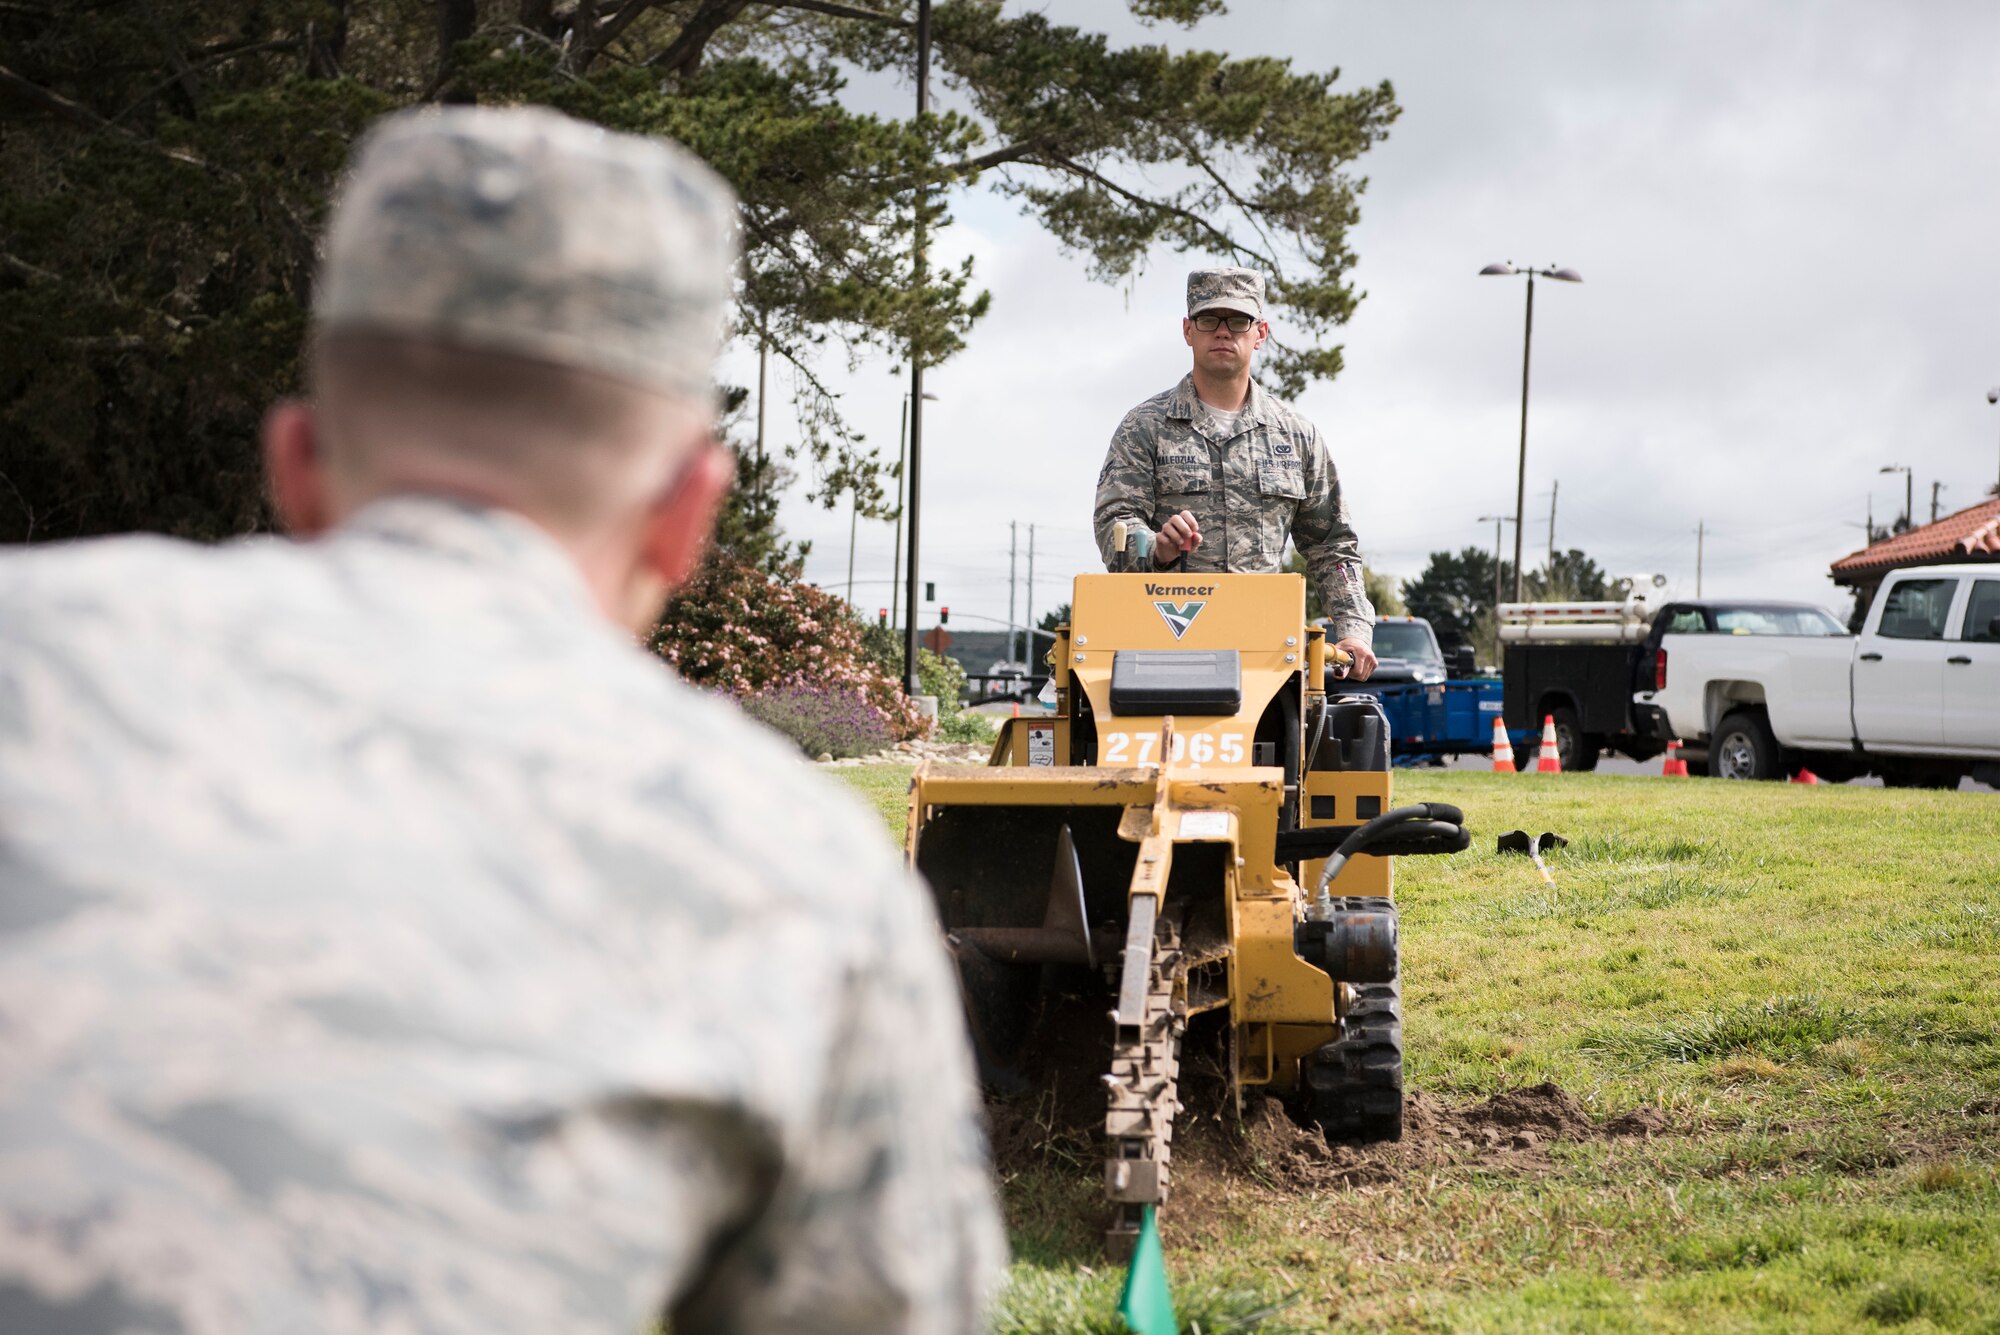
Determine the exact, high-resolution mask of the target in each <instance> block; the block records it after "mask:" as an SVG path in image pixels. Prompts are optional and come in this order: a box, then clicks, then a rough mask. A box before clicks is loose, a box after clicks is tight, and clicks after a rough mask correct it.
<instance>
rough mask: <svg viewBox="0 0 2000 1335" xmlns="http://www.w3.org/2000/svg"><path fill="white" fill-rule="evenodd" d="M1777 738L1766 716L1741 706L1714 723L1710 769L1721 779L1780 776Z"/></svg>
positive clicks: (1709, 770) (1709, 761)
mask: <svg viewBox="0 0 2000 1335" xmlns="http://www.w3.org/2000/svg"><path fill="white" fill-rule="evenodd" d="M1780 760H1781V757H1780V755H1779V753H1778V739H1777V738H1775V737H1773V736H1771V727H1770V725H1769V724H1767V723H1765V722H1764V716H1763V715H1762V714H1759V713H1755V712H1752V711H1751V710H1747V709H1739V710H1737V711H1736V712H1735V713H1734V714H1730V715H1728V716H1726V717H1725V718H1724V719H1723V720H1722V722H1720V723H1718V724H1716V725H1715V736H1714V737H1712V738H1710V739H1709V743H1708V772H1709V773H1710V774H1712V775H1714V776H1715V777H1716V778H1718V779H1781V778H1783V777H1784V768H1783V766H1782V765H1781V764H1780V763H1779V762H1780Z"/></svg>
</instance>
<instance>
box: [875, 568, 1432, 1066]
mask: <svg viewBox="0 0 2000 1335" xmlns="http://www.w3.org/2000/svg"><path fill="white" fill-rule="evenodd" d="M1131 650H1171V651H1234V652H1235V653H1236V654H1237V655H1239V657H1240V662H1241V703H1240V704H1239V705H1238V706H1237V707H1236V708H1235V709H1233V710H1231V711H1230V712H1228V713H1226V714H1209V715H1200V714H1191V713H1188V712H1186V711H1181V712H1177V713H1175V714H1172V715H1167V714H1150V715H1149V714H1135V713H1131V712H1124V713H1120V712H1117V711H1115V710H1114V709H1113V703H1112V675H1113V667H1114V663H1115V661H1116V657H1117V655H1118V653H1119V652H1121V651H1131ZM1049 663H1050V666H1051V668H1052V669H1053V675H1054V679H1055V683H1056V708H1055V712H1054V713H1053V714H1050V715H1046V716H1039V717H1038V716H1029V717H1022V718H1011V719H1006V720H1003V723H1004V725H1005V726H1004V727H1003V729H1002V731H1001V735H1000V737H999V739H998V741H997V742H996V743H995V745H994V749H993V754H992V757H991V761H990V763H989V764H988V765H985V766H931V767H928V768H925V769H923V770H920V771H919V772H918V774H917V775H916V776H915V778H914V779H913V781H912V783H911V788H910V818H909V825H908V839H909V844H908V853H909V856H910V860H911V862H912V864H913V865H915V866H917V867H918V868H919V869H920V870H922V871H924V872H925V873H926V874H927V875H928V876H929V877H930V879H931V881H932V885H933V888H934V890H935V891H936V893H937V894H938V896H939V908H940V911H941V913H942V914H943V916H944V920H945V925H946V930H947V931H948V932H949V931H951V930H952V928H953V927H954V926H957V925H961V924H965V925H972V926H1009V927H1028V926H1033V925H1034V921H1035V920H1037V919H1038V918H1039V915H1040V913H1041V910H1042V907H1043V905H1042V903H1041V902H1040V899H1039V890H1040V886H1041V885H1042V884H1045V883H1046V882H1045V877H1046V874H1047V873H1046V871H1045V870H1044V868H1045V865H1046V862H1047V858H1048V856H1049V850H1048V849H1047V848H1042V847H1035V848H1024V847H1019V846H1011V845H1010V844H1009V842H1007V840H1008V836H1009V835H1010V834H1012V833H1013V831H1011V830H1008V829H1007V828H1006V827H1005V826H1004V825H1003V824H1001V823H998V822H996V823H995V826H994V838H993V840H991V841H980V846H979V847H978V849H977V850H976V851H975V853H974V856H975V857H980V858H983V859H984V860H985V861H986V863H987V864H988V865H987V867H985V868H983V869H982V870H986V871H990V870H991V869H992V864H1004V863H1007V862H1009V861H1012V860H1022V861H1026V862H1028V863H1030V864H1032V865H1030V866H1029V867H1028V868H1026V871H1027V875H1026V876H1025V877H1024V878H1023V879H1022V881H1021V885H1022V887H1023V888H1022V890H1021V892H1020V893H1018V894H1017V895H1015V896H1014V897H1012V898H1011V899H1008V900H1006V901H1005V902H1004V903H1000V904H994V905H986V906H980V905H977V904H971V903H968V902H967V891H966V889H965V888H964V887H963V886H962V885H960V884H959V883H958V880H957V877H956V876H955V874H954V873H955V872H958V871H960V870H963V869H960V868H954V867H951V866H948V865H943V864H942V863H941V862H940V861H937V860H932V859H927V858H926V857H925V856H924V853H925V838H926V831H927V830H928V829H929V828H930V827H931V826H932V824H933V823H934V822H936V821H937V820H939V819H940V817H942V816H945V815H946V813H959V814H960V815H963V814H964V813H966V812H968V811H973V810H978V809H987V810H1001V809H1006V810H1012V811H1019V810H1021V809H1039V810H1044V811H1061V812H1063V813H1064V814H1065V815H1066V816H1072V817H1073V818H1072V819H1070V820H1068V822H1067V823H1068V824H1069V825H1070V826H1071V827H1072V829H1073V830H1076V831H1077V833H1076V835H1075V837H1076V838H1078V839H1079V840H1081V839H1083V838H1084V837H1085V836H1084V834H1083V831H1084V830H1085V829H1088V830H1090V831H1093V832H1096V836H1095V837H1097V838H1100V839H1101V838H1102V837H1103V835H1104V834H1105V833H1107V832H1115V838H1116V840H1117V841H1118V844H1119V845H1120V849H1106V848H1103V847H1097V848H1091V849H1088V850H1083V851H1084V853H1085V861H1086V863H1087V864H1089V865H1091V866H1094V867H1098V868H1105V867H1109V868H1110V869H1111V872H1112V874H1113V875H1116V872H1117V870H1118V869H1120V868H1124V869H1125V874H1124V875H1123V876H1120V877H1118V880H1117V884H1116V890H1117V891H1118V892H1119V894H1120V895H1122V897H1123V899H1124V900H1125V901H1126V902H1125V903H1124V904H1122V905H1116V906H1107V905H1106V904H1105V903H1104V900H1105V892H1106V890H1107V889H1108V887H1105V886H1103V885H1102V884H1101V883H1100V884H1095V885H1093V884H1090V881H1091V880H1092V878H1090V877H1086V878H1085V880H1086V886H1087V894H1086V899H1087V900H1088V901H1089V902H1090V905H1091V908H1092V910H1094V911H1095V912H1096V913H1101V912H1103V911H1104V910H1105V909H1106V908H1107V907H1115V908H1116V909H1122V910H1125V911H1126V912H1129V902H1130V900H1131V899H1132V898H1133V897H1136V896H1142V895H1153V896H1156V897H1162V898H1163V897H1164V894H1165V891H1166V888H1167V887H1168V886H1169V884H1170V883H1175V882H1176V879H1177V878H1176V870H1177V869H1180V871H1181V872H1182V875H1181V876H1180V877H1179V883H1180V884H1183V885H1185V887H1186V890H1187V893H1189V894H1191V895H1194V896H1197V897H1200V898H1201V899H1202V900H1203V901H1204V902H1203V905H1202V910H1203V911H1202V912H1201V913H1200V914H1199V915H1198V917H1197V921H1198V922H1200V923H1201V924H1202V925H1203V926H1212V927H1214V928H1215V929H1216V931H1215V933H1214V934H1212V935H1209V936H1203V935H1201V934H1199V933H1193V932H1191V933H1190V937H1189V942H1188V946H1189V952H1188V953H1189V971H1190V977H1189V979H1188V983H1187V987H1186V992H1185V1006H1186V1013H1187V1014H1190V1015H1192V1014H1199V1013H1202V1012H1204V1011H1209V1010H1215V1009H1218V1008H1222V1007H1227V1009H1228V1013H1229V1023H1230V1024H1231V1025H1232V1026H1233V1028H1234V1031H1235V1033H1234V1036H1233V1038H1234V1041H1233V1042H1232V1043H1231V1044H1230V1050H1231V1051H1232V1052H1233V1053H1235V1054H1236V1070H1235V1072H1234V1079H1235V1081H1236V1083H1237V1084H1238V1085H1239V1086H1247V1085H1275V1086H1277V1087H1279V1088H1290V1087H1291V1086H1292V1085H1294V1084H1295V1083H1296V1081H1297V1079H1298V1071H1299V1061H1300V1059H1301V1058H1302V1057H1303V1056H1305V1055H1306V1054H1307V1053H1310V1052H1312V1051H1314V1050H1316V1049H1318V1048H1319V1047H1321V1046H1322V1045H1324V1044H1326V1043H1327V1042H1329V1041H1330V1040H1331V1039H1332V1037H1333V1035H1334V1032H1335V1029H1336V1026H1337V1023H1338V1019H1339V1016H1340V1014H1341V1013H1342V1011H1343V1010H1344V998H1343V997H1342V996H1341V995H1340V989H1339V988H1338V987H1337V986H1336V985H1335V982H1334V980H1333V979H1332V978H1331V977H1330V976H1329V975H1328V974H1327V973H1326V971H1325V970H1323V969H1321V968H1318V967H1315V966H1314V965H1313V964H1311V963H1308V962H1307V961H1306V960H1304V959H1301V958H1300V957H1299V955H1298V953H1297V952H1296V950H1295V948H1294V944H1293V935H1294V929H1295V927H1296V925H1297V924H1298V923H1299V921H1300V920H1301V919H1302V917H1303V914H1304V911H1305V907H1306V892H1305V891H1304V890H1302V889H1301V882H1303V883H1304V884H1305V885H1307V886H1310V885H1313V884H1314V883H1315V882H1316V881H1317V879H1318V873H1319V870H1320V866H1321V862H1320V861H1319V860H1317V859H1315V860H1313V861H1309V862H1305V863H1303V864H1301V865H1300V875H1299V877H1298V878H1297V879H1295V878H1294V876H1293V875H1292V873H1291V871H1290V870H1289V869H1288V868H1287V867H1286V866H1283V865H1280V864H1279V863H1278V862H1277V861H1276V858H1275V854H1274V847H1275V840H1276V835H1277V831H1278V829H1279V826H1280V821H1281V819H1282V817H1283V815H1284V813H1285V811H1286V810H1287V806H1288V794H1287V792H1286V788H1287V778H1288V776H1287V773H1286V770H1285V768H1284V766H1283V765H1282V764H1280V763H1278V762H1279V760H1280V758H1281V756H1282V754H1283V753H1284V751H1285V746H1286V740H1287V739H1286V733H1287V732H1289V733H1290V746H1291V748H1292V750H1291V754H1293V755H1294V756H1296V755H1297V754H1298V748H1299V747H1300V746H1301V745H1302V744H1303V736H1302V733H1301V729H1302V727H1303V724H1302V720H1303V719H1304V718H1305V717H1307V716H1308V714H1309V712H1310V710H1311V709H1313V708H1315V707H1317V706H1318V705H1319V704H1320V703H1321V701H1320V696H1321V694H1322V689H1323V681H1324V671H1325V665H1326V645H1325V642H1324V637H1323V634H1322V632H1321V631H1320V630H1318V629H1317V628H1314V627H1309V626H1308V625H1307V624H1306V616H1305V581H1304V579H1303V578H1302V577H1301V576H1298V575H1227V574H1224V575H1202V576H1195V577H1182V576H1161V575H1151V574H1107V575H1083V576H1079V577H1078V578H1077V580H1076V586H1075V595H1074V599H1073V601H1072V611H1071V619H1070V624H1069V626H1068V627H1065V628H1063V629H1061V630H1059V631H1058V632H1057V634H1056V641H1055V645H1054V648H1053V650H1052V651H1051V653H1050V659H1049ZM1286 695H1289V696H1290V697H1291V699H1292V700H1293V701H1294V702H1295V704H1294V705H1293V707H1290V708H1284V707H1280V706H1281V697H1284V696H1286ZM1259 760H1263V761H1264V762H1265V763H1261V764H1260V763H1257V762H1258V761H1259ZM1291 780H1292V783H1293V784H1294V785H1296V787H1295V790H1294V792H1293V793H1292V794H1291V795H1289V797H1290V801H1291V802H1292V803H1295V804H1296V811H1297V817H1298V818H1297V820H1296V822H1295V824H1296V825H1299V826H1306V827H1310V826H1317V825H1355V824H1358V823H1360V821H1362V820H1365V819H1366V818H1368V817H1370V816H1374V815H1378V814H1380V813H1381V812H1383V811H1386V810H1388V809H1389V806H1390V801H1389V799H1390V773H1389V771H1388V769H1387V768H1386V767H1384V768H1381V769H1376V770H1341V771H1313V770H1309V769H1308V770H1305V771H1304V773H1303V778H1300V777H1299V774H1298V771H1297V770H1295V771H1294V773H1293V775H1292V776H1291ZM1092 811H1103V812H1105V813H1106V814H1108V813H1110V812H1116V820H1115V822H1112V821H1107V820H1094V821H1093V820H1090V819H1088V816H1087V813H1089V812H1092ZM1018 823H1019V824H1023V825H1025V827H1026V828H1030V829H1035V830H1039V831H1042V832H1044V834H1045V835H1046V833H1047V832H1048V831H1051V830H1052V829H1053V828H1054V824H1055V823H1054V822H1053V821H1041V822H1033V821H1029V822H1018ZM1121 850H1122V855H1121ZM1392 865H1393V864H1392V861H1391V859H1389V858H1377V857H1372V856H1370V855H1368V854H1365V853H1364V854H1359V855H1357V856H1356V858H1355V859H1354V863H1353V865H1351V866H1350V867H1348V868H1347V869H1346V870H1345V871H1344V873H1343V874H1342V876H1341V893H1342V894H1344V895H1375V896H1382V897H1385V898H1386V897H1388V896H1389V895H1390V894H1391V876H1392V871H1391V868H1392ZM1197 877H1198V878H1199V880H1200V883H1195V878H1197ZM1098 879H1099V880H1100V882H1101V880H1102V879H1107V878H1103V877H1100V878H1098ZM972 893H973V894H974V895H976V894H977V892H976V891H974V892H972ZM1210 897H1212V898H1213V907H1214V910H1215V912H1214V913H1213V914H1211V913H1209V912H1208V911H1207V907H1208V905H1207V901H1208V899H1209V898H1210ZM982 907H983V908H984V909H985V910H986V911H982ZM995 909H998V910H999V912H997V913H996V912H994V911H993V910H995ZM1009 910H1011V912H1009ZM1093 916H1095V915H1094V914H1093ZM1124 916H1125V913H1124V912H1120V913H1118V914H1117V919H1118V920H1119V921H1122V920H1123V919H1124Z"/></svg>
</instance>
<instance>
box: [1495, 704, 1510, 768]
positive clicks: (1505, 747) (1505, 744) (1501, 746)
mask: <svg viewBox="0 0 2000 1335" xmlns="http://www.w3.org/2000/svg"><path fill="white" fill-rule="evenodd" d="M1493 772H1494V773H1495V774H1512V773H1513V772H1514V744H1513V743H1512V742H1510V741H1508V740H1507V725H1506V724H1504V723H1502V722H1501V721H1500V720H1499V719H1497V718H1496V719H1494V720H1493Z"/></svg>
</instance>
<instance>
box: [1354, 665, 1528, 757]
mask: <svg viewBox="0 0 2000 1335" xmlns="http://www.w3.org/2000/svg"><path fill="white" fill-rule="evenodd" d="M1337 689H1339V690H1341V691H1343V692H1358V693H1365V694H1368V695H1372V696H1374V697H1375V698H1376V699H1378V700H1380V701H1381V702H1382V712H1383V713H1384V714H1385V715H1387V716H1388V720H1389V745H1390V752H1391V754H1392V756H1393V758H1394V760H1395V763H1396V764H1398V765H1416V764H1421V763H1423V762H1424V761H1427V760H1443V759H1445V758H1446V757H1449V756H1459V755H1482V756H1483V755H1491V754H1492V752H1493V720H1494V719H1497V718H1499V717H1500V714H1501V708H1502V704H1503V701H1502V692H1501V686H1500V679H1499V678H1498V677H1473V678H1469V679H1466V680H1463V681H1442V682H1435V683H1431V684H1424V683H1421V682H1413V681H1399V682H1384V683H1380V684H1377V683H1374V682H1365V681H1363V682H1341V683H1339V685H1338V688H1337ZM1539 737H1540V734H1539V733H1535V734H1533V736H1532V737H1530V736H1528V735H1527V734H1523V735H1522V736H1518V737H1516V736H1512V735H1511V734H1510V740H1511V741H1512V742H1513V745H1514V746H1515V748H1516V750H1517V752H1518V750H1519V748H1520V747H1521V746H1522V745H1523V743H1524V740H1526V741H1533V740H1536V739H1538V738H1539Z"/></svg>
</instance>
